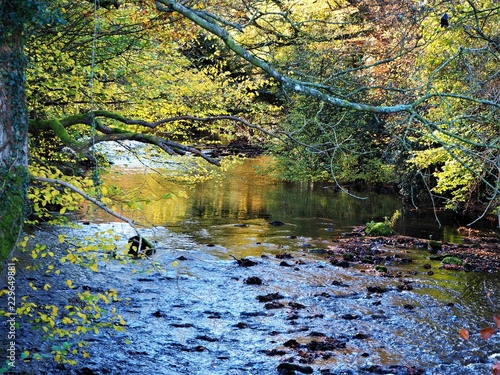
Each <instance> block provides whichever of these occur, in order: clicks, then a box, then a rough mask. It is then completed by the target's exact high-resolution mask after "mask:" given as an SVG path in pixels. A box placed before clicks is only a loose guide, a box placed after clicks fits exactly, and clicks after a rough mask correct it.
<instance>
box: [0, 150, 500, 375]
mask: <svg viewBox="0 0 500 375" xmlns="http://www.w3.org/2000/svg"><path fill="white" fill-rule="evenodd" d="M259 163H265V159H258V160H251V161H249V162H247V163H246V164H243V165H242V166H240V167H238V168H236V169H234V170H233V171H232V172H230V173H229V174H228V175H226V177H225V178H224V179H222V180H218V181H217V180H214V181H209V182H206V183H203V184H198V185H195V186H194V188H193V189H192V190H190V191H189V198H182V196H181V195H182V194H180V191H181V190H182V189H186V190H187V189H188V187H187V186H182V185H181V186H179V185H178V184H171V183H168V182H166V181H165V178H164V176H163V177H162V175H159V174H157V173H146V174H145V173H144V172H143V171H139V170H137V169H135V170H134V171H135V172H134V173H132V172H131V171H130V170H129V171H127V174H126V175H123V174H121V175H120V174H117V175H114V174H112V175H110V176H109V177H108V179H109V180H114V181H115V183H117V184H119V185H122V186H125V187H127V188H133V187H135V188H137V191H136V198H142V199H143V200H145V199H146V198H147V200H148V202H147V203H148V204H147V206H146V210H145V213H146V214H145V215H144V216H139V215H137V214H136V213H135V211H133V210H128V211H127V210H124V212H125V213H127V214H130V215H131V216H134V218H135V219H136V220H137V221H138V222H142V223H144V224H146V223H148V224H153V225H154V227H153V228H150V229H146V230H145V231H144V232H143V234H144V235H145V236H146V237H147V238H148V239H150V240H151V241H153V242H155V244H156V247H157V249H158V250H157V253H156V254H155V255H154V256H153V260H154V261H156V262H157V263H158V265H159V266H160V268H156V267H155V266H152V265H151V262H149V261H146V260H142V261H138V262H134V263H132V264H127V265H123V264H118V263H117V262H111V263H101V265H100V267H99V272H97V273H93V272H91V271H90V270H88V269H81V268H79V267H76V266H70V265H68V264H67V263H65V264H64V266H61V267H60V269H61V274H60V275H53V274H52V275H47V274H46V273H45V272H44V271H43V270H40V271H33V270H31V271H26V270H22V265H28V264H30V262H31V260H30V257H29V256H26V255H23V254H18V257H19V258H20V264H19V265H18V269H19V272H18V274H19V277H17V279H16V282H17V291H18V296H29V298H31V299H33V300H34V302H36V303H38V304H40V305H43V304H46V303H50V304H54V305H57V306H60V308H61V309H63V307H64V305H65V304H67V303H68V300H70V299H71V298H74V297H75V296H76V292H82V291H84V290H90V291H91V292H92V293H99V292H101V293H102V292H103V291H106V290H108V289H109V288H114V289H116V290H118V291H119V294H120V296H121V297H122V298H123V299H122V300H121V301H119V302H114V303H112V307H116V309H117V311H118V313H120V314H121V315H122V316H123V318H124V319H125V321H126V327H125V328H126V330H125V332H114V331H108V330H104V329H103V330H101V333H100V334H99V335H90V334H87V335H83V336H82V338H84V339H85V340H87V341H89V343H90V346H89V347H88V348H86V350H87V351H88V353H89V355H90V358H86V359H82V358H80V359H79V364H78V365H77V366H75V367H71V366H68V365H55V364H54V363H53V362H45V361H34V362H29V363H21V362H19V363H18V367H17V368H16V369H17V370H19V371H21V370H25V371H26V372H27V373H29V374H87V375H89V374H138V375H139V374H158V375H174V374H186V375H192V374H193V375H198V374H199V375H202V374H203V375H206V374H213V375H225V374H235V375H236V374H238V375H240V374H242V375H243V374H248V375H250V374H257V375H266V374H277V367H278V366H279V365H280V363H283V362H288V363H291V362H293V363H295V364H300V365H301V366H311V368H312V370H313V373H314V374H410V373H412V372H411V371H412V369H411V368H412V367H415V368H417V369H420V370H421V372H420V373H425V374H429V375H430V374H432V375H437V374H443V375H444V374H457V375H462V374H464V375H465V374H471V375H472V374H490V373H491V367H492V363H494V362H496V361H498V360H500V352H499V346H500V345H499V344H500V341H499V337H500V335H499V334H498V333H497V334H496V335H494V336H493V337H492V338H491V339H490V340H488V341H485V340H482V339H480V338H479V334H478V330H479V329H480V328H484V327H486V326H488V325H492V324H493V322H492V316H493V315H495V314H498V313H499V311H498V310H497V309H495V308H493V307H492V306H491V304H490V302H489V301H488V300H487V298H486V291H485V289H487V290H491V291H492V293H493V294H492V296H493V297H492V298H493V302H494V303H495V304H496V306H497V307H498V305H499V304H500V300H499V296H500V283H499V282H498V281H499V277H498V275H497V274H478V273H466V272H461V271H460V272H459V271H445V270H441V269H439V262H432V261H429V260H428V259H427V258H428V255H429V254H428V253H427V251H423V250H417V249H408V250H406V251H404V252H403V253H401V250H395V249H392V248H390V247H382V248H381V250H383V251H384V252H385V253H387V255H390V254H393V253H395V252H396V253H401V254H400V255H401V256H402V257H405V258H408V259H411V260H412V262H411V263H405V264H397V263H395V264H391V265H389V266H388V267H389V269H390V270H391V271H400V272H401V273H402V276H401V277H399V278H387V277H382V276H381V275H379V274H377V273H376V272H374V271H373V266H371V265H356V266H353V267H350V268H339V267H336V266H333V265H331V264H330V263H329V261H328V259H327V258H326V256H325V255H321V254H317V253H315V252H314V249H318V248H320V249H327V248H328V247H329V246H331V244H332V239H334V238H335V237H337V236H339V235H341V234H342V233H343V232H347V231H350V230H351V229H352V227H353V226H357V225H363V224H364V223H365V222H367V221H370V220H372V219H374V220H380V219H382V218H383V217H384V216H391V215H392V213H393V212H394V211H395V210H397V209H399V210H401V211H402V213H403V215H402V219H401V220H400V221H399V223H398V227H397V228H396V229H397V231H398V232H399V233H401V234H406V235H414V236H417V237H422V238H428V236H429V235H433V236H434V238H442V239H445V240H448V241H452V240H453V241H458V240H459V239H460V238H459V237H458V236H457V235H456V234H455V233H456V226H457V225H458V223H457V224H454V222H453V221H451V222H450V221H448V222H447V225H444V226H442V227H441V228H438V227H437V226H436V224H435V222H434V221H433V220H432V214H431V215H430V216H428V215H427V214H423V213H418V212H417V213H415V212H413V211H409V210H407V209H406V208H405V207H404V205H403V204H402V202H401V201H400V200H399V199H398V198H397V197H395V196H393V195H380V194H379V195H377V194H367V195H366V196H367V197H368V199H367V200H363V201H361V200H355V199H353V198H351V197H349V196H347V195H346V194H343V193H339V192H338V191H336V190H335V189H333V188H332V187H331V186H326V185H324V186H314V187H311V186H309V185H300V184H282V183H278V182H276V181H273V180H271V179H269V178H266V177H263V176H258V175H256V174H255V173H254V172H253V169H252V167H253V166H254V165H255V164H259ZM166 194H173V195H175V198H172V199H170V200H160V198H161V197H164V196H165V195H166ZM144 203H145V202H144ZM115 208H117V207H115ZM82 220H85V221H87V220H90V221H91V224H90V225H84V226H83V228H81V229H68V228H65V229H51V230H44V231H39V232H36V233H35V235H36V236H35V237H36V239H37V241H40V242H43V243H46V244H47V245H48V247H49V249H51V250H52V251H53V252H54V253H55V260H50V259H45V260H43V261H41V260H40V259H37V261H36V262H37V263H38V264H46V263H44V262H53V263H54V264H56V265H58V264H59V262H58V259H59V258H60V257H61V256H62V255H63V254H64V246H65V245H63V244H60V243H59V241H58V236H57V235H58V234H59V233H61V232H64V233H67V234H74V235H75V236H77V237H79V238H83V237H84V236H90V238H93V237H95V233H96V232H102V231H105V230H107V229H112V230H113V232H114V233H116V234H118V235H119V236H120V240H119V242H118V249H117V251H118V252H122V251H124V249H125V248H124V246H125V243H126V241H127V238H129V237H130V236H132V235H133V234H134V233H133V231H132V230H131V229H130V228H129V227H127V226H126V225H124V224H121V223H116V222H111V223H108V221H113V220H110V218H109V217H108V216H106V215H103V214H102V213H101V212H95V211H93V210H88V211H87V212H86V216H85V217H83V218H82ZM273 220H280V221H283V222H284V223H285V225H282V226H272V225H269V222H270V221H273ZM99 222H100V224H99ZM443 222H444V221H443ZM283 253H288V254H290V255H291V256H292V257H293V258H291V259H283V260H282V259H278V258H276V255H278V254H283ZM233 256H234V257H236V258H238V259H240V258H244V257H250V258H251V259H253V260H254V261H256V262H258V264H257V265H255V266H253V267H239V266H238V264H237V262H236V261H235V259H234V258H233ZM180 257H183V258H180ZM282 261H286V262H287V263H288V265H290V266H284V265H280V263H281V262H282ZM174 262H177V263H178V264H177V265H176V266H174ZM426 263H427V264H430V265H431V266H432V270H433V272H434V275H432V276H429V275H427V273H426V272H427V270H425V269H424V268H423V265H424V264H426ZM146 270H149V271H151V273H148V272H146ZM415 271H416V273H415ZM250 277H258V278H260V279H261V280H262V281H263V284H262V285H249V284H247V283H246V280H247V279H248V278H250ZM68 278H71V279H72V280H73V284H74V286H75V288H74V289H70V288H69V287H68V286H67V285H66V280H67V279H68ZM46 282H50V283H51V285H53V287H52V288H51V289H50V290H48V291H43V289H42V286H43V285H44V284H45V283H46ZM29 283H33V284H35V285H38V288H39V290H38V292H37V293H32V291H31V289H30V287H29ZM405 283H409V284H410V285H411V286H412V287H413V288H412V290H407V291H400V290H399V289H398V287H400V286H401V285H402V284H405ZM371 286H378V287H380V286H383V287H386V288H387V289H388V290H387V292H385V293H373V292H369V291H368V289H367V288H368V287H371ZM270 293H280V294H281V295H282V296H283V298H282V299H279V300H277V301H276V302H278V303H281V304H282V305H283V306H278V305H276V306H274V307H277V308H266V302H259V301H258V300H257V297H258V296H264V295H268V294H270ZM4 303H5V299H4V298H2V304H4ZM268 307H273V306H270V305H268ZM20 323H21V326H20V327H19V332H18V341H17V345H18V353H20V352H21V351H24V350H29V351H30V352H36V351H37V349H38V348H40V347H50V345H52V343H51V342H50V341H46V340H43V339H42V337H41V334H40V331H34V332H32V331H31V330H30V329H29V325H28V324H26V322H25V321H23V322H20ZM462 327H464V328H467V329H468V330H469V331H470V332H471V340H469V341H468V342H465V341H464V340H462V339H461V338H460V337H459V336H458V332H459V330H460V329H461V328H462ZM0 328H1V329H2V331H4V330H6V329H7V328H8V326H7V323H6V321H5V319H3V320H1V321H0ZM77 339H79V338H74V340H77ZM333 339H335V340H338V341H336V342H339V343H343V345H339V347H337V348H329V349H328V350H314V347H313V346H311V344H310V343H311V342H312V341H317V342H318V343H325V342H327V343H328V342H329V343H331V342H333V341H334V340H333ZM2 340H4V341H2V352H4V350H3V348H4V347H5V337H3V338H2ZM289 340H296V341H297V342H298V345H299V347H296V348H295V347H290V346H289V345H288V344H285V343H287V342H288V341H289ZM70 341H71V340H70ZM127 342H129V343H128V344H127ZM391 366H392V367H391Z"/></svg>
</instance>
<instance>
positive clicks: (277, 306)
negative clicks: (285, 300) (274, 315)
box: [264, 301, 285, 310]
mask: <svg viewBox="0 0 500 375" xmlns="http://www.w3.org/2000/svg"><path fill="white" fill-rule="evenodd" d="M264 307H265V308H266V309H267V310H271V309H282V308H283V307H285V305H284V304H282V303H281V302H277V301H273V302H269V303H266V304H265V305H264Z"/></svg>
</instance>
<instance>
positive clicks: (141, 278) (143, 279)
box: [137, 277, 155, 283]
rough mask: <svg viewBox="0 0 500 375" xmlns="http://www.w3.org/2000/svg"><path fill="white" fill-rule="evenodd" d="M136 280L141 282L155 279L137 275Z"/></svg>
mask: <svg viewBox="0 0 500 375" xmlns="http://www.w3.org/2000/svg"><path fill="white" fill-rule="evenodd" d="M137 281H138V282H142V283H144V282H153V281H155V279H151V278H149V277H139V278H138V279H137Z"/></svg>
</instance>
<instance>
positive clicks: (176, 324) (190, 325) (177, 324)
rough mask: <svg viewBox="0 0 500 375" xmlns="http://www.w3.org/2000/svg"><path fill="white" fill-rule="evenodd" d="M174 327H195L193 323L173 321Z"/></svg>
mask: <svg viewBox="0 0 500 375" xmlns="http://www.w3.org/2000/svg"><path fill="white" fill-rule="evenodd" d="M170 325H171V326H172V327H175V328H191V327H194V325H193V324H192V323H172V324H170Z"/></svg>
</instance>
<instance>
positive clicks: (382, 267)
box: [375, 265, 387, 272]
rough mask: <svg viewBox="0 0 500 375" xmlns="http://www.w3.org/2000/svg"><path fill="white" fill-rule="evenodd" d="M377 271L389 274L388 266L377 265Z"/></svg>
mask: <svg viewBox="0 0 500 375" xmlns="http://www.w3.org/2000/svg"><path fill="white" fill-rule="evenodd" d="M375 271H377V272H387V267H386V266H381V265H376V266H375Z"/></svg>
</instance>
